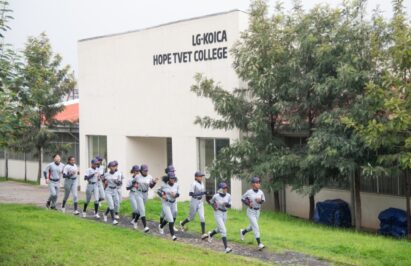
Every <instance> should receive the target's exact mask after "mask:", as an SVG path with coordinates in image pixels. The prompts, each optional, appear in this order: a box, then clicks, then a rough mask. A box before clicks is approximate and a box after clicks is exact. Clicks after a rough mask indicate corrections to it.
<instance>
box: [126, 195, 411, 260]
mask: <svg viewBox="0 0 411 266" xmlns="http://www.w3.org/2000/svg"><path fill="white" fill-rule="evenodd" d="M205 209H206V230H211V229H213V228H214V227H215V222H214V217H213V211H212V209H211V207H210V206H206V208H205ZM160 210H161V203H160V201H159V200H158V199H155V200H149V201H148V202H147V210H146V214H147V218H148V219H150V220H156V221H157V220H158V219H159V213H160ZM188 211H189V204H188V202H182V203H178V216H177V223H178V222H179V221H181V220H183V219H184V218H186V217H187V216H188ZM121 213H122V214H123V215H130V213H131V208H130V204H129V201H128V200H124V201H123V203H122V207H121ZM259 224H260V230H261V240H262V241H263V243H264V244H265V245H266V246H268V247H269V249H270V250H271V251H274V252H283V251H284V250H291V251H298V252H302V253H305V254H309V255H313V256H315V257H317V258H320V259H326V260H329V261H331V262H335V263H337V264H340V263H343V264H345V263H348V264H356V265H411V242H408V241H407V240H405V239H400V240H398V239H393V238H389V237H383V236H378V235H374V234H370V233H364V232H355V231H353V230H352V229H339V228H331V227H327V226H323V225H318V224H314V223H311V222H309V221H305V220H302V219H297V218H294V217H291V216H289V215H286V214H282V213H274V212H263V213H262V215H261V217H260V221H259ZM247 225H248V219H247V217H246V214H245V211H236V210H230V211H229V212H228V222H227V229H228V241H236V242H241V241H240V240H239V230H240V228H244V227H246V226H247ZM187 226H188V227H189V230H190V231H194V232H197V233H200V231H201V230H200V223H199V219H198V216H196V218H195V220H194V221H192V222H190V223H188V224H187ZM245 244H248V245H253V246H254V247H255V246H256V241H255V239H254V236H253V233H252V232H250V233H248V234H247V235H246V240H245Z"/></svg>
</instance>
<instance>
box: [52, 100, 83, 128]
mask: <svg viewBox="0 0 411 266" xmlns="http://www.w3.org/2000/svg"><path fill="white" fill-rule="evenodd" d="M78 110H79V103H78V102H77V103H72V104H67V105H66V106H64V110H63V111H61V112H60V113H58V114H57V115H56V116H55V117H54V118H55V119H56V120H58V121H61V122H62V121H70V122H72V123H78V121H79V111H78Z"/></svg>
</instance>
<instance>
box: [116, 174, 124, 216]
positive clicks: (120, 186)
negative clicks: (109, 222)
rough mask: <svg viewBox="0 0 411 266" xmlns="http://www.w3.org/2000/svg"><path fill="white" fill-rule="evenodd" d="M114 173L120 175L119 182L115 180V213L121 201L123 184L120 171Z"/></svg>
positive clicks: (118, 209)
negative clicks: (116, 200)
mask: <svg viewBox="0 0 411 266" xmlns="http://www.w3.org/2000/svg"><path fill="white" fill-rule="evenodd" d="M116 173H119V175H120V182H117V197H118V204H117V205H115V206H114V211H115V212H116V213H118V212H120V204H121V201H122V200H123V192H122V189H121V188H122V186H123V180H124V176H123V174H122V173H121V172H120V171H116Z"/></svg>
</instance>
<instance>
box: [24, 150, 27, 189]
mask: <svg viewBox="0 0 411 266" xmlns="http://www.w3.org/2000/svg"><path fill="white" fill-rule="evenodd" d="M24 182H27V154H26V152H24Z"/></svg>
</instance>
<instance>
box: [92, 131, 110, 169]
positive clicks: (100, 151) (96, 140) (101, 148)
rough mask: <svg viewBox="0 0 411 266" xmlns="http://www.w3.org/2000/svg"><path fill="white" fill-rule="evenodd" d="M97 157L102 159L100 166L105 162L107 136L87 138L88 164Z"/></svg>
mask: <svg viewBox="0 0 411 266" xmlns="http://www.w3.org/2000/svg"><path fill="white" fill-rule="evenodd" d="M97 155H99V156H101V157H103V163H102V165H104V166H105V165H106V162H107V136H88V158H89V160H88V161H89V162H90V161H91V160H92V159H93V158H96V156H97Z"/></svg>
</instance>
